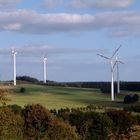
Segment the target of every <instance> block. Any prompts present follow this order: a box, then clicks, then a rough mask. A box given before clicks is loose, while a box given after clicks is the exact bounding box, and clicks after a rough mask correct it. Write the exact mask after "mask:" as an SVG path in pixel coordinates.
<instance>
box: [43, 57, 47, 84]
mask: <svg viewBox="0 0 140 140" xmlns="http://www.w3.org/2000/svg"><path fill="white" fill-rule="evenodd" d="M43 65H44V84H46V80H47V78H46V77H47V71H46V70H47V68H46V67H47V57H46V56H44V58H43Z"/></svg>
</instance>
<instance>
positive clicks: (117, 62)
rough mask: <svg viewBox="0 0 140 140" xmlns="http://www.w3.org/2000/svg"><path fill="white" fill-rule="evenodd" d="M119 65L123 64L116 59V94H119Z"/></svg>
mask: <svg viewBox="0 0 140 140" xmlns="http://www.w3.org/2000/svg"><path fill="white" fill-rule="evenodd" d="M119 63H121V64H124V63H123V62H122V61H120V60H118V58H117V57H116V65H117V93H120V79H119Z"/></svg>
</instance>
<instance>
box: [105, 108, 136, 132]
mask: <svg viewBox="0 0 140 140" xmlns="http://www.w3.org/2000/svg"><path fill="white" fill-rule="evenodd" d="M107 115H108V116H109V117H110V119H111V120H112V121H113V129H112V130H113V132H114V133H117V134H125V133H128V132H130V130H131V126H132V125H133V124H135V123H136V121H135V120H134V117H133V116H132V115H131V114H130V113H128V112H126V111H122V110H108V111H107Z"/></svg>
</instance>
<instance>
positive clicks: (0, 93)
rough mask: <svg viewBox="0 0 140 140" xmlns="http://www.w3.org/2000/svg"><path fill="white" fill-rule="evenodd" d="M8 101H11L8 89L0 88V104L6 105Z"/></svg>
mask: <svg viewBox="0 0 140 140" xmlns="http://www.w3.org/2000/svg"><path fill="white" fill-rule="evenodd" d="M8 101H10V99H9V98H7V89H5V88H0V104H2V105H3V106H4V105H6V103H7V102H8Z"/></svg>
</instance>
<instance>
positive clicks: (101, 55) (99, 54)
mask: <svg viewBox="0 0 140 140" xmlns="http://www.w3.org/2000/svg"><path fill="white" fill-rule="evenodd" d="M97 55H99V56H100V57H103V58H105V59H109V60H110V58H109V57H106V56H104V55H102V54H97Z"/></svg>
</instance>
